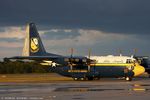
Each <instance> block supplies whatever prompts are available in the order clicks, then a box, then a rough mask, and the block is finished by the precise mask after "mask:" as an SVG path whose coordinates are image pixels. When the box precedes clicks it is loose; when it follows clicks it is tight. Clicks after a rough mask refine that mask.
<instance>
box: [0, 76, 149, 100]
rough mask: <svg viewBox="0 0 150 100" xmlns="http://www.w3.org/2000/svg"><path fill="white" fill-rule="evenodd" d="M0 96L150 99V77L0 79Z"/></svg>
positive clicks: (12, 99) (4, 99)
mask: <svg viewBox="0 0 150 100" xmlns="http://www.w3.org/2000/svg"><path fill="white" fill-rule="evenodd" d="M0 100H150V78H146V77H145V78H134V79H133V81H131V82H128V81H125V80H123V79H115V78H113V79H112V78H102V79H101V80H94V81H53V82H50V83H0Z"/></svg>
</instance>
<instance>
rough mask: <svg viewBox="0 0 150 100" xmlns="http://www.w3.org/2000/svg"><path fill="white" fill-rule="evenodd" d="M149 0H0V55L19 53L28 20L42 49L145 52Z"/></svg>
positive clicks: (148, 37)
mask: <svg viewBox="0 0 150 100" xmlns="http://www.w3.org/2000/svg"><path fill="white" fill-rule="evenodd" d="M149 4H150V0H0V57H10V56H16V55H21V53H22V47H23V41H24V40H23V39H24V36H25V27H26V25H27V23H29V22H34V23H35V24H36V25H37V28H38V30H39V33H40V35H41V37H42V40H43V42H44V46H45V48H46V50H47V51H48V52H52V53H59V54H62V55H70V48H74V49H75V50H74V51H75V52H74V53H75V54H74V55H87V54H88V49H89V48H90V49H92V55H108V54H113V55H117V54H119V50H122V53H123V54H124V55H131V54H134V49H137V54H138V55H148V56H150V45H149V43H150V6H149Z"/></svg>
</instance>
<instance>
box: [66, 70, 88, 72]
mask: <svg viewBox="0 0 150 100" xmlns="http://www.w3.org/2000/svg"><path fill="white" fill-rule="evenodd" d="M68 72H88V71H87V70H68Z"/></svg>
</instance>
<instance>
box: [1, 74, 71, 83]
mask: <svg viewBox="0 0 150 100" xmlns="http://www.w3.org/2000/svg"><path fill="white" fill-rule="evenodd" d="M70 80H72V78H68V77H63V76H60V75H57V74H54V73H46V74H45V73H40V74H0V82H19V83H20V82H52V81H70Z"/></svg>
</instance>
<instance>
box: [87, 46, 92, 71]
mask: <svg viewBox="0 0 150 100" xmlns="http://www.w3.org/2000/svg"><path fill="white" fill-rule="evenodd" d="M90 58H91V49H89V51H88V61H87V65H88V71H90V67H91V59H90Z"/></svg>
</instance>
